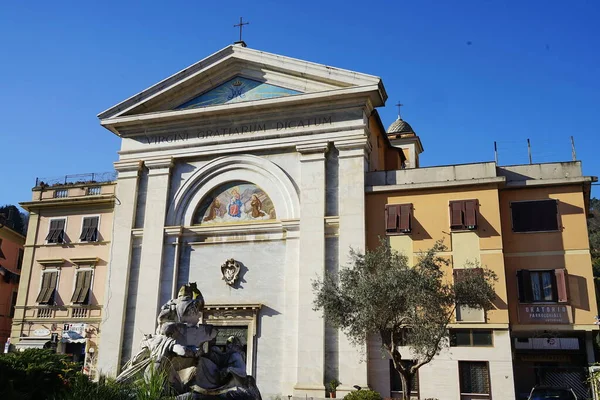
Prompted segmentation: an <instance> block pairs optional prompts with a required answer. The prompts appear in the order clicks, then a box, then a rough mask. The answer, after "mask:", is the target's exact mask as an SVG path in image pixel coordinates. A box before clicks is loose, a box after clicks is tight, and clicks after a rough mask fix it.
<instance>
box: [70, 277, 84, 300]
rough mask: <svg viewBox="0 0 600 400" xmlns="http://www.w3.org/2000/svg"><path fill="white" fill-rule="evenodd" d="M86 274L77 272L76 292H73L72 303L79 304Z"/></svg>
mask: <svg viewBox="0 0 600 400" xmlns="http://www.w3.org/2000/svg"><path fill="white" fill-rule="evenodd" d="M83 274H84V272H77V274H76V277H77V278H76V279H77V280H76V283H75V290H74V291H73V296H71V303H77V302H78V301H79V296H80V294H81V288H82V287H83V281H84V277H83Z"/></svg>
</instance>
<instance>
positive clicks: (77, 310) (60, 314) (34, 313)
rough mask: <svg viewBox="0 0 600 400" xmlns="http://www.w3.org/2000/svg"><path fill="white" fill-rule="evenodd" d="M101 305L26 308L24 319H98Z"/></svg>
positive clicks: (100, 313) (100, 314)
mask: <svg viewBox="0 0 600 400" xmlns="http://www.w3.org/2000/svg"><path fill="white" fill-rule="evenodd" d="M101 316H102V306H101V305H84V304H72V305H66V306H46V305H39V306H26V307H25V318H26V319H27V318H36V319H85V318H100V317H101Z"/></svg>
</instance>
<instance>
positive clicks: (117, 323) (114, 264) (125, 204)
mask: <svg viewBox="0 0 600 400" xmlns="http://www.w3.org/2000/svg"><path fill="white" fill-rule="evenodd" d="M114 166H115V169H116V170H117V172H118V177H117V187H116V194H115V196H116V201H115V210H114V220H113V235H112V238H111V241H112V248H111V257H110V264H109V265H108V268H109V270H108V277H107V281H106V293H105V295H104V299H105V302H104V303H105V304H104V310H103V315H104V320H103V321H102V325H101V327H100V332H102V333H101V336H100V342H99V347H98V364H97V367H98V370H99V371H101V373H103V374H110V375H115V374H117V372H118V369H119V360H120V358H121V346H122V343H123V329H124V321H125V305H126V304H127V287H128V284H127V283H128V281H129V263H130V258H131V240H132V237H131V229H132V228H133V220H134V218H135V209H136V199H137V190H138V177H139V173H140V170H141V167H142V162H141V161H139V160H134V161H118V162H116V163H114Z"/></svg>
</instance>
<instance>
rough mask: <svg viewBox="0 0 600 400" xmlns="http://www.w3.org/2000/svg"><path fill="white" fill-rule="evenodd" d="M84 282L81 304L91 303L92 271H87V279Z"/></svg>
mask: <svg viewBox="0 0 600 400" xmlns="http://www.w3.org/2000/svg"><path fill="white" fill-rule="evenodd" d="M84 279H85V280H84V282H83V293H82V294H81V302H82V303H84V304H88V303H89V299H88V297H89V294H90V289H91V288H92V271H85V277H84Z"/></svg>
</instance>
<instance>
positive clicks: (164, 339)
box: [117, 283, 261, 400]
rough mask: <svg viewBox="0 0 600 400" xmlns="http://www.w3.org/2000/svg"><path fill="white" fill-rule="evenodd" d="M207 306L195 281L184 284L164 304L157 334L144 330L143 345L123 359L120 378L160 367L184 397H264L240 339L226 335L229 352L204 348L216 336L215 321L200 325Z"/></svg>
mask: <svg viewBox="0 0 600 400" xmlns="http://www.w3.org/2000/svg"><path fill="white" fill-rule="evenodd" d="M203 309H204V298H203V297H202V293H200V291H199V290H198V288H197V287H196V284H195V283H190V284H188V285H185V286H182V287H181V289H180V290H179V293H178V296H177V298H176V299H172V300H169V301H168V302H167V303H165V304H164V305H163V306H162V307H161V309H160V311H159V314H158V318H157V322H158V326H157V328H156V333H155V334H153V335H152V334H150V335H145V337H144V339H143V341H142V344H141V350H140V351H139V352H138V353H137V354H136V355H135V356H134V357H132V358H131V360H129V362H127V364H125V366H124V368H123V372H121V374H120V375H119V376H118V377H117V382H127V381H132V380H135V379H140V378H143V379H148V378H149V376H150V374H152V373H156V372H160V373H165V374H166V376H167V381H168V383H169V385H170V386H171V387H172V388H173V390H174V391H175V392H176V393H177V394H178V395H179V396H178V397H177V399H180V400H184V399H203V400H238V399H239V400H261V396H260V392H259V390H258V388H257V387H256V383H255V381H254V378H253V377H252V376H249V375H246V361H245V354H244V353H243V351H242V346H241V343H240V340H239V338H237V337H230V338H228V339H227V344H226V348H225V351H223V350H221V349H220V348H219V347H218V346H212V347H210V349H209V350H208V352H206V353H204V352H203V351H202V344H203V343H207V342H210V341H212V340H213V339H214V338H215V337H216V336H217V330H216V329H214V327H213V326H212V325H208V324H199V321H200V315H201V312H202V310H203Z"/></svg>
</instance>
